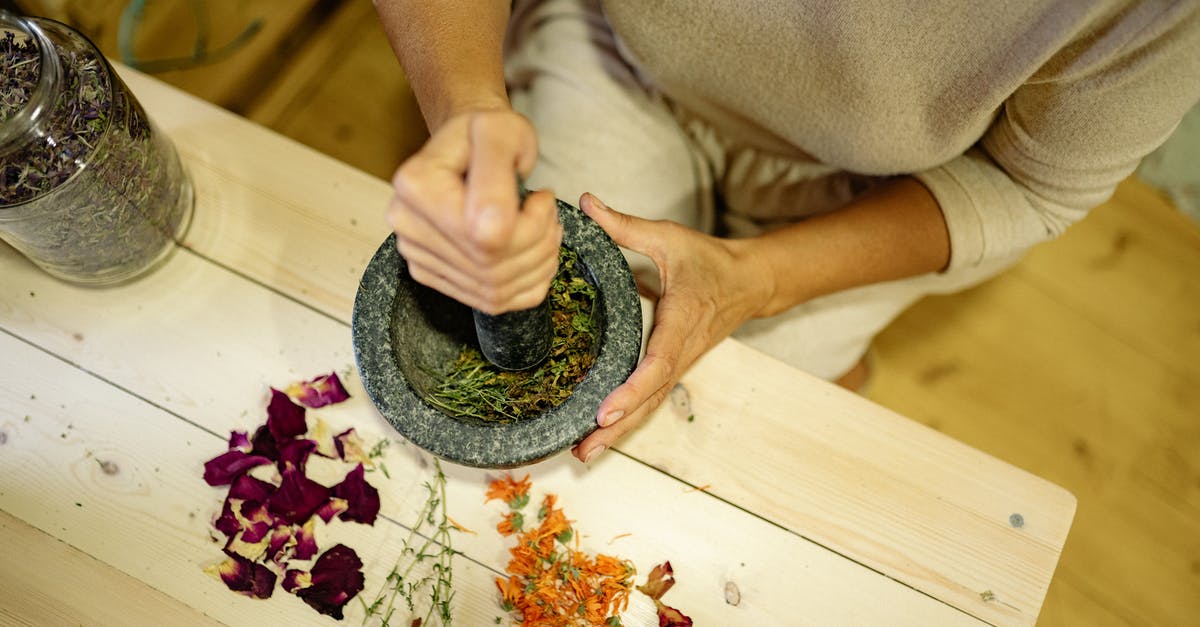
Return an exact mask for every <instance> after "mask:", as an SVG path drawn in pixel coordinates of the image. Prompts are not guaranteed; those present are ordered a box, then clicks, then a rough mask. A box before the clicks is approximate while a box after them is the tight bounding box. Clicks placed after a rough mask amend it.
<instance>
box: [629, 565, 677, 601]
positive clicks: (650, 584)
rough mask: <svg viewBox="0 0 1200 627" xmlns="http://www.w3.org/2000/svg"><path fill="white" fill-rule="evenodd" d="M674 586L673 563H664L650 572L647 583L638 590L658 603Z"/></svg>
mask: <svg viewBox="0 0 1200 627" xmlns="http://www.w3.org/2000/svg"><path fill="white" fill-rule="evenodd" d="M673 585H675V571H674V570H673V569H672V568H671V562H663V563H662V564H659V565H658V566H655V567H654V568H653V569H652V570H651V571H650V574H649V575H647V577H646V583H644V584H642V585H640V586H638V587H637V589H638V590H639V591H641V592H642V593H643V594H645V595H646V596H648V597H650V598H651V599H654V600H655V601H657V600H659V599H661V598H662V595H664V594H666V593H667V590H670V589H671V586H673Z"/></svg>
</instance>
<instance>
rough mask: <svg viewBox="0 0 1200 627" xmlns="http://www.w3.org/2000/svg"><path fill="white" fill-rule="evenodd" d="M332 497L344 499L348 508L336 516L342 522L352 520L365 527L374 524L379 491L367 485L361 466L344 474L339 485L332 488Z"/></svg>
mask: <svg viewBox="0 0 1200 627" xmlns="http://www.w3.org/2000/svg"><path fill="white" fill-rule="evenodd" d="M332 492H333V496H335V497H337V498H340V499H346V503H347V504H348V507H347V509H346V511H345V512H342V513H341V514H339V515H338V518H341V519H342V520H352V521H355V522H360V523H363V524H365V525H373V524H375V517H376V516H377V515H379V490H376V489H375V487H374V486H372V485H371V484H369V483H367V480H366V471H365V469H364V468H363V465H362V464H359V465H357V466H355V467H354V470H351V471H350V472H348V473H346V478H345V479H343V480H342V482H341V483H339V484H337V485H335V486H333V490H332Z"/></svg>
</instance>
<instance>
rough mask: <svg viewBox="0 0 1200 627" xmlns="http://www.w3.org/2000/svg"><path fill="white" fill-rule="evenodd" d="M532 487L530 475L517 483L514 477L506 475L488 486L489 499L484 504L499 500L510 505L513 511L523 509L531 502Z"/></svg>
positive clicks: (487, 495)
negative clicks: (530, 491) (530, 490)
mask: <svg viewBox="0 0 1200 627" xmlns="http://www.w3.org/2000/svg"><path fill="white" fill-rule="evenodd" d="M531 485H532V483H531V482H530V480H529V475H525V478H523V479H521V480H520V481H517V480H515V479H513V478H512V475H508V474H506V475H504V476H503V477H500V478H499V479H495V480H493V481H492V482H491V483H489V484H488V489H487V494H486V497H487V498H485V499H484V501H483V502H484V503H486V502H488V501H491V500H494V499H499V500H501V501H504V502H505V503H508V506H509V507H511V508H512V509H521V508H522V507H524V506H525V503H526V502H528V500H529V488H530V486H531Z"/></svg>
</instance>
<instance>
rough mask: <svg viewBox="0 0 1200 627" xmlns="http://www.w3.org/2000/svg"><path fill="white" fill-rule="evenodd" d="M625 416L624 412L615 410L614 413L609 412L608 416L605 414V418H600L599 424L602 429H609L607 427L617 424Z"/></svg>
mask: <svg viewBox="0 0 1200 627" xmlns="http://www.w3.org/2000/svg"><path fill="white" fill-rule="evenodd" d="M624 415H625V411H624V410H621V409H615V410H613V411H610V412H608V413H607V414H604V415H603V416H600V420H599V421H597V422H599V423H600V426H601V427H607V426H609V425H611V424H613V423H615V422H616V421H618V420H620V419H621V417H622V416H624Z"/></svg>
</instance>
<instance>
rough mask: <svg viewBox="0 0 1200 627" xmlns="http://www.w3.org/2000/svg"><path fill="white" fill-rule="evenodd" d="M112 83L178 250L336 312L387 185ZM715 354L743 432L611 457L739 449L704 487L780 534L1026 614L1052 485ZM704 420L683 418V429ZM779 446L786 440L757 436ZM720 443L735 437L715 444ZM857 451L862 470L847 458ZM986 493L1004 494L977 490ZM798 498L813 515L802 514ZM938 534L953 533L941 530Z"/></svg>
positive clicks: (707, 456) (152, 87)
mask: <svg viewBox="0 0 1200 627" xmlns="http://www.w3.org/2000/svg"><path fill="white" fill-rule="evenodd" d="M129 80H130V82H131V84H135V85H136V86H137V89H138V92H139V96H140V97H142V98H143V100H144V101H146V102H147V103H148V106H149V108H150V109H151V111H152V112H153V113H152V115H155V114H158V116H157V117H158V119H159V122H160V123H161V124H162V125H163V127H164V128H166V129H169V131H170V133H171V135H172V136H173V137H174V139H175V141H176V142H177V144H178V145H179V146H180V150H181V152H182V153H183V154H184V156H185V158H186V160H187V163H188V166H189V167H190V168H191V170H192V173H193V177H194V180H195V183H196V186H197V195H198V198H199V199H200V202H201V206H200V209H199V210H198V212H197V217H196V220H195V223H194V226H193V230H192V233H191V234H190V235H189V237H188V245H189V246H191V247H193V248H195V249H196V250H199V251H203V254H205V255H207V256H210V257H212V258H214V259H217V260H219V261H221V262H222V263H224V264H227V265H229V266H231V267H237V268H239V270H241V271H243V272H245V273H247V274H248V275H249V276H253V277H255V278H256V279H258V280H261V281H264V282H266V283H268V284H270V285H272V286H273V287H275V288H276V289H279V290H280V291H282V292H283V293H285V294H294V295H296V296H297V297H298V298H302V299H304V300H306V301H310V302H313V303H314V304H316V305H317V306H318V307H320V308H321V309H322V310H323V311H326V312H328V313H330V314H331V315H333V316H335V317H336V318H338V319H340V320H349V311H350V308H351V304H352V301H353V295H354V291H355V289H356V287H357V284H356V280H348V277H355V278H356V277H357V276H358V273H360V272H361V269H362V268H363V267H365V263H366V260H367V259H368V258H369V256H370V254H372V253H373V251H374V249H375V247H376V246H377V243H378V242H380V241H382V240H383V238H384V236H385V235H386V233H387V230H386V226H385V225H384V224H383V223H382V219H381V218H379V217H378V216H379V215H380V212H381V209H382V207H383V206H384V205H385V203H386V201H387V199H388V197H389V195H390V192H389V188H388V186H387V184H386V183H384V182H382V181H379V180H377V179H373V178H371V177H368V176H366V175H364V174H362V173H359V172H357V171H354V170H352V169H350V168H347V167H345V166H344V165H340V164H338V163H337V162H335V161H332V160H330V159H328V158H326V157H323V156H319V155H316V154H313V153H308V152H305V151H297V150H296V146H295V144H293V143H291V142H288V141H286V140H283V139H281V138H279V137H278V136H275V135H272V134H269V133H265V132H263V131H262V130H261V129H260V128H256V127H254V126H252V125H250V124H249V123H247V122H246V121H245V120H242V119H238V118H234V117H232V116H229V115H228V114H225V113H224V112H221V111H219V110H216V109H214V108H212V107H210V106H207V105H205V104H203V103H200V102H198V101H193V100H189V99H187V98H186V97H182V96H180V95H179V94H177V93H176V92H173V91H171V90H170V89H169V88H167V87H165V86H163V85H161V84H158V83H155V82H152V81H146V80H144V79H143V78H140V77H138V76H137V75H136V74H132V73H131V74H130V78H129ZM167 103H170V104H169V105H168V104H167ZM246 207H254V208H255V210H254V211H247V210H245V208H246ZM366 224H369V225H370V226H369V227H365V226H364V225H366ZM247 235H249V236H247ZM714 355H717V357H713V358H712V360H711V364H710V366H709V369H708V370H705V369H704V368H703V367H698V368H697V370H696V371H697V372H704V373H706V374H704V375H702V378H699V379H697V378H695V376H700V375H695V376H693V378H691V379H689V381H690V384H689V385H690V387H691V389H692V391H693V397H694V401H695V402H696V403H697V408H698V411H699V412H701V414H700V415H705V414H704V412H705V411H706V410H707V411H708V412H709V413H708V414H707V415H708V416H712V417H714V418H721V419H724V420H729V421H730V424H732V421H733V420H734V419H736V417H738V416H745V415H750V416H753V417H754V419H753V420H751V421H747V425H748V426H747V429H748V433H755V436H752V437H745V438H739V439H738V440H731V439H730V438H729V437H728V435H727V434H722V433H718V432H712V433H711V435H712V436H713V437H690V438H688V439H686V440H681V439H679V438H676V437H675V435H676V430H677V429H678V427H677V426H676V425H673V424H672V423H671V421H670V420H669V419H661V418H662V417H661V414H662V412H660V416H659V418H655V419H652V420H650V421H648V424H647V426H646V427H645V428H644V429H642V431H643V433H639V434H637V435H635V436H634V437H631V438H629V439H628V440H627V441H626V442H625V443H623V444H622V445H621V450H622V451H624V452H627V453H629V454H631V455H633V456H634V457H636V458H638V459H642V460H646V461H648V462H650V463H652V464H655V465H659V466H662V467H668V466H669V467H670V468H671V469H672V471H673V472H677V473H679V475H678V476H681V477H682V478H683V479H684V480H686V481H688V482H689V483H692V484H694V485H704V484H707V483H714V482H713V481H712V473H711V472H709V471H708V467H709V465H710V464H711V463H713V462H712V460H721V459H725V458H728V457H729V456H731V455H733V456H739V455H740V456H753V457H754V458H755V459H757V460H758V462H759V464H758V465H756V467H755V469H754V470H751V469H750V468H751V466H750V465H747V464H742V465H736V466H735V465H732V464H729V465H726V466H724V468H725V469H726V470H728V471H729V472H731V473H733V472H736V473H737V474H733V475H730V476H726V477H722V478H721V480H720V481H718V482H715V485H714V486H713V490H714V492H715V493H716V494H718V495H720V496H721V497H722V498H726V499H728V500H730V501H731V502H733V503H736V504H738V505H740V506H742V507H745V508H746V509H748V510H750V511H757V512H764V513H768V512H769V514H767V515H768V516H770V517H771V519H772V520H773V521H775V522H776V523H778V524H780V525H782V526H784V527H785V528H788V529H791V530H793V531H795V532H797V533H800V534H802V535H804V536H806V537H814V538H818V539H819V541H820V542H821V543H823V544H826V545H827V546H830V547H831V548H833V549H834V550H836V551H839V552H842V553H844V554H846V555H849V556H851V557H852V558H853V559H855V560H857V561H861V562H863V563H865V564H869V565H870V566H871V567H872V568H877V569H879V570H881V571H882V572H884V573H886V574H888V575H889V576H893V577H895V578H897V579H899V580H901V581H904V582H905V583H906V584H908V585H912V586H913V587H915V588H917V589H919V590H922V591H924V592H926V593H928V594H931V595H933V596H935V597H937V598H940V599H942V600H944V601H946V602H950V603H953V604H955V605H956V606H959V607H964V608H969V610H968V611H970V612H971V613H973V614H974V615H977V616H981V617H986V618H987V620H993V621H1004V622H1024V623H1030V622H1033V621H1034V620H1035V619H1036V616H1037V611H1038V607H1040V604H1041V600H1042V599H1043V597H1044V594H1045V591H1046V588H1047V586H1048V585H1049V581H1050V578H1051V576H1052V574H1053V571H1054V566H1055V564H1056V562H1057V559H1058V552H1059V550H1060V547H1061V545H1062V541H1063V539H1064V538H1065V536H1066V531H1067V528H1068V527H1069V524H1070V520H1071V516H1072V513H1073V511H1074V499H1073V498H1072V497H1071V496H1070V495H1069V494H1067V493H1066V492H1064V491H1062V490H1061V489H1059V488H1057V487H1055V486H1052V485H1050V484H1048V483H1046V482H1044V481H1042V480H1039V479H1037V478H1036V477H1033V476H1031V475H1028V474H1026V473H1023V472H1021V471H1019V470H1017V469H1015V468H1012V467H1011V466H1009V465H1007V464H1004V463H1001V462H998V461H996V460H992V459H984V458H981V457H979V456H977V455H976V454H974V453H973V452H972V451H970V450H969V449H967V448H966V447H962V446H960V445H957V444H956V443H954V442H952V441H951V440H949V439H946V438H943V437H941V436H939V435H937V434H935V433H932V432H930V431H927V430H924V429H921V428H919V427H913V426H912V425H909V424H908V423H907V422H906V421H905V420H904V419H903V418H901V417H899V416H897V415H895V414H892V413H890V412H888V411H886V410H883V409H881V408H879V407H878V406H876V405H873V404H870V403H866V402H864V401H862V400H861V399H858V398H854V397H850V396H848V395H838V394H839V393H838V392H836V391H833V390H832V389H831V388H830V387H829V386H828V385H826V384H825V383H823V382H819V381H816V380H814V379H812V378H810V377H807V376H806V375H803V374H800V373H796V372H794V371H791V370H790V369H786V368H784V367H782V366H780V365H779V364H777V363H775V362H773V361H771V360H770V359H769V358H767V357H765V356H762V355H761V354H758V353H755V352H753V351H749V350H748V349H745V348H744V347H739V345H737V344H736V343H735V342H733V341H732V340H731V341H729V342H727V343H726V345H723V346H722V347H721V348H719V349H718V350H716V351H714ZM764 373H777V374H770V375H764ZM764 381H767V382H769V386H768V387H763V386H762V382H764ZM728 390H735V392H733V393H732V394H730V393H729V392H728ZM831 395H832V396H831ZM796 399H803V400H796ZM838 407H841V408H843V409H841V410H836V409H835V410H834V412H835V415H836V416H837V417H836V418H830V417H829V416H827V415H823V414H826V413H828V412H827V411H826V410H827V409H828V408H838ZM780 408H789V409H787V410H784V411H781V410H780ZM838 421H840V422H842V423H850V425H851V426H849V427H847V426H846V425H843V424H838ZM709 424H713V423H707V422H705V423H701V424H700V425H693V426H698V427H699V428H698V429H697V431H700V429H705V430H707V429H709V428H711V427H708V426H705V425H709ZM880 429H882V431H880ZM700 433H705V431H700ZM839 433H840V434H841V435H839ZM881 433H883V434H888V435H891V436H892V437H891V438H889V437H885V436H884V435H880V434H881ZM896 437H899V438H900V439H894V438H896ZM779 441H782V442H787V443H788V446H779V447H774V446H773V447H770V448H765V447H764V446H763V445H761V443H762V442H779ZM736 442H740V446H739V447H738V448H735V449H733V450H732V452H731V450H730V447H731V446H733V445H734V444H733V443H736ZM805 447H809V448H813V447H818V448H815V449H814V450H817V451H820V452H821V453H825V454H826V455H824V456H822V455H814V454H813V450H806V448H805ZM871 447H874V448H871ZM795 454H804V455H806V464H805V467H807V468H809V469H811V470H810V472H811V473H812V476H811V477H808V478H807V479H808V480H805V481H794V482H784V483H782V484H780V482H778V481H777V480H776V479H775V477H777V476H783V475H787V474H789V473H792V472H795V471H794V470H792V469H794V468H796V464H795V463H794V462H793V460H791V459H790V456H792V455H795ZM934 458H936V459H939V460H941V461H942V462H943V463H949V464H952V465H953V464H959V465H964V466H965V467H964V468H963V470H964V473H965V474H964V476H961V477H960V478H959V479H960V480H958V481H953V480H951V481H946V482H944V485H935V484H937V483H943V482H942V479H943V478H945V477H946V475H947V473H945V472H944V471H941V470H940V469H939V468H938V467H937V466H936V465H934V464H932V463H931V462H930V461H929V460H930V459H934ZM863 460H867V462H868V463H870V464H871V465H870V466H868V467H870V468H872V469H873V470H875V472H874V473H873V474H868V473H867V472H866V471H863V470H862V469H861V467H859V466H857V464H859V463H860V462H862V461H863ZM966 466H969V467H966ZM983 471H986V472H983ZM983 477H986V481H981V480H980V478H983ZM868 478H870V479H874V480H873V481H867V480H866V479H868ZM931 479H932V480H931ZM985 483H986V485H983V484H985ZM780 490H782V492H781V491H780ZM997 494H1004V495H1009V496H1008V498H1007V499H996V498H993V497H994V496H995V495H997ZM814 503H820V504H822V509H821V510H819V511H813V504H814ZM1002 510H1006V511H1002ZM1018 511H1020V512H1022V513H1025V512H1032V514H1031V515H1029V516H1028V518H1029V519H1030V520H1031V521H1033V523H1032V525H1031V526H1029V527H1025V528H1023V529H1022V530H1021V531H1019V532H1017V531H1014V530H1013V529H1012V528H1011V527H1010V526H1009V525H1008V516H1009V515H1010V514H1011V513H1013V512H1018ZM946 521H952V522H953V526H952V527H948V526H947V522H946ZM950 528H953V529H954V534H956V535H957V538H949V537H948V536H949V535H950V534H949V533H948V532H942V531H940V530H944V529H950ZM980 547H984V548H980ZM987 547H992V548H987ZM994 547H1003V548H1004V550H1002V551H1001V550H997V549H995V548H994ZM967 564H969V566H964V565H967ZM989 591H990V592H991V594H990V595H988V594H983V593H986V592H989ZM987 598H990V599H992V601H991V602H988V601H985V600H984V599H987ZM997 600H999V601H997Z"/></svg>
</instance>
